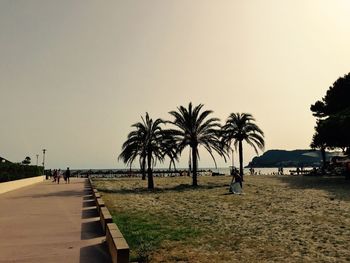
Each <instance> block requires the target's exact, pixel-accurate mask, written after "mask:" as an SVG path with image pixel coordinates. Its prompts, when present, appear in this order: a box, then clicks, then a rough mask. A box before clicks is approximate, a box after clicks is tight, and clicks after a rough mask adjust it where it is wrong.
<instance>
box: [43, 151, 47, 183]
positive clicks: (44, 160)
mask: <svg viewBox="0 0 350 263" xmlns="http://www.w3.org/2000/svg"><path fill="white" fill-rule="evenodd" d="M45 152H46V149H43V170H44V174H45ZM46 179H47V175H46Z"/></svg>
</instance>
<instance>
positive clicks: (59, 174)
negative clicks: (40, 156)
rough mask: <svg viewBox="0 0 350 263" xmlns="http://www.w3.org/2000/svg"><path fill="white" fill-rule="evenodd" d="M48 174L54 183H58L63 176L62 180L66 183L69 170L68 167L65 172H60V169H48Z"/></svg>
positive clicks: (68, 180)
mask: <svg viewBox="0 0 350 263" xmlns="http://www.w3.org/2000/svg"><path fill="white" fill-rule="evenodd" d="M49 176H50V178H51V179H52V182H53V183H55V182H57V184H59V183H60V179H61V178H62V177H63V179H64V181H65V182H66V184H67V183H68V184H69V183H70V170H69V167H67V170H66V171H65V172H62V171H61V169H58V170H57V169H55V170H53V173H52V171H51V170H50V171H49Z"/></svg>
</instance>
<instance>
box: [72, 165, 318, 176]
mask: <svg viewBox="0 0 350 263" xmlns="http://www.w3.org/2000/svg"><path fill="white" fill-rule="evenodd" d="M236 168H237V167H236ZM198 169H199V171H202V174H203V175H206V174H209V173H206V172H207V171H212V172H214V173H217V174H221V175H222V174H224V175H229V174H230V167H218V168H213V167H207V168H201V167H199V168H198ZM311 169H312V168H311V167H305V168H304V170H311ZM177 170H178V171H188V168H177ZM295 170H296V167H283V173H284V174H290V171H294V172H295ZM71 171H72V173H73V174H75V173H78V174H87V173H91V174H93V175H94V176H95V177H99V176H101V177H102V176H103V177H119V176H120V174H124V175H127V174H130V170H129V169H72V170H71ZM167 171H168V170H167V169H166V168H155V169H154V172H155V173H157V172H158V173H159V172H161V173H162V174H163V175H165V176H166V174H167ZM203 171H204V172H203ZM243 172H244V174H250V172H251V171H250V168H244V170H243ZM132 173H139V170H137V169H133V171H132ZM254 173H255V174H256V175H277V174H278V167H268V168H267V167H264V168H254Z"/></svg>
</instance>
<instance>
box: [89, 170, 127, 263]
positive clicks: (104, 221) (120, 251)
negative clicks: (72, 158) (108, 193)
mask: <svg viewBox="0 0 350 263" xmlns="http://www.w3.org/2000/svg"><path fill="white" fill-rule="evenodd" d="M88 181H89V184H90V186H91V189H92V194H93V197H94V200H95V203H96V209H97V211H98V213H99V215H100V222H101V226H102V229H103V232H104V234H105V235H106V243H107V247H108V251H109V254H110V255H111V258H112V261H113V263H127V262H129V256H130V248H129V245H128V243H127V242H126V240H125V238H124V236H123V234H122V233H121V232H120V230H119V228H118V226H117V225H116V224H115V223H113V218H112V216H111V213H110V212H109V210H108V208H107V207H106V206H105V203H104V201H103V200H102V198H101V194H100V193H99V192H98V190H97V189H96V188H94V187H93V184H92V180H91V178H90V177H89V178H88Z"/></svg>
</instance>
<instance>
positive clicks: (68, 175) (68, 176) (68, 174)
mask: <svg viewBox="0 0 350 263" xmlns="http://www.w3.org/2000/svg"><path fill="white" fill-rule="evenodd" d="M69 178H70V170H69V167H67V170H66V183H70V182H69Z"/></svg>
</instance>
